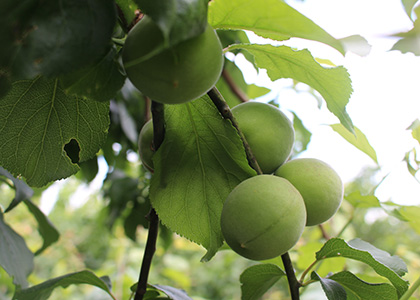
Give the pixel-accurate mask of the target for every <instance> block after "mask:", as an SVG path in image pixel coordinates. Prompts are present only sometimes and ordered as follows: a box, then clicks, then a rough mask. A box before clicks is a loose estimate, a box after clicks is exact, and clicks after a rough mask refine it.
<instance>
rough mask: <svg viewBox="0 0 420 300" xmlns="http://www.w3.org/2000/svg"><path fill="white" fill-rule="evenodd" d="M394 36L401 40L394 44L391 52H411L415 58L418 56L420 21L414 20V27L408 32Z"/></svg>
mask: <svg viewBox="0 0 420 300" xmlns="http://www.w3.org/2000/svg"><path fill="white" fill-rule="evenodd" d="M419 11H420V9H419ZM394 36H396V37H401V39H400V40H399V41H398V42H396V43H395V44H394V46H393V47H392V49H391V50H399V51H401V52H402V53H407V52H411V53H413V54H414V55H417V56H419V55H420V42H419V41H420V19H416V21H415V22H414V27H413V28H412V29H411V30H410V31H407V32H401V33H397V34H394Z"/></svg>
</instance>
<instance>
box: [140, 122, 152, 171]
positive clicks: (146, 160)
mask: <svg viewBox="0 0 420 300" xmlns="http://www.w3.org/2000/svg"><path fill="white" fill-rule="evenodd" d="M138 146H139V155H140V159H141V161H142V163H143V165H144V166H145V167H146V169H148V170H149V171H152V172H153V170H154V167H153V160H152V157H153V154H154V153H155V151H154V149H153V122H152V120H151V119H150V120H149V121H147V122H146V123H145V124H144V125H143V127H142V128H141V130H140V134H139V139H138Z"/></svg>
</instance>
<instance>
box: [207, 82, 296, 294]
mask: <svg viewBox="0 0 420 300" xmlns="http://www.w3.org/2000/svg"><path fill="white" fill-rule="evenodd" d="M207 95H209V97H210V99H211V100H212V101H213V103H214V105H215V106H216V107H217V109H218V110H219V112H220V114H221V115H222V116H223V118H225V119H228V120H230V121H231V122H232V125H233V126H234V127H235V128H236V130H237V131H238V134H239V136H240V138H241V140H242V143H243V144H244V147H245V151H246V156H247V158H248V161H249V164H250V166H251V167H252V168H253V169H254V170H255V171H256V172H257V174H258V175H261V174H263V172H262V171H261V168H260V166H259V165H258V162H257V160H256V159H255V156H254V155H253V154H252V151H251V148H250V147H249V144H248V142H247V141H246V139H245V136H244V134H243V133H242V132H241V130H240V129H239V126H238V123H237V122H236V119H235V118H234V116H233V115H232V112H231V111H230V109H229V106H228V105H227V103H226V101H225V100H224V99H223V96H222V95H221V94H220V92H219V91H218V90H217V88H216V87H214V88H212V89H211V90H210V91H209V92H208V93H207ZM281 259H282V260H283V265H284V268H285V271H286V275H287V280H288V282H289V289H290V294H291V296H292V300H299V288H300V283H299V282H298V280H297V278H296V274H295V270H294V268H293V265H292V261H291V259H290V256H289V253H288V252H286V253H285V254H283V255H282V256H281Z"/></svg>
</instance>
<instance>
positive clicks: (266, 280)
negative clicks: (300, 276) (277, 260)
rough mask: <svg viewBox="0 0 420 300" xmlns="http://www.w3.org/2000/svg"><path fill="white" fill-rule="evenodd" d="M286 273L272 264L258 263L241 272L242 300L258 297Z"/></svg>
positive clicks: (251, 299)
mask: <svg viewBox="0 0 420 300" xmlns="http://www.w3.org/2000/svg"><path fill="white" fill-rule="evenodd" d="M285 275H286V273H285V272H284V271H283V270H282V269H280V268H279V267H278V266H276V265H273V264H258V265H254V266H251V267H249V268H248V269H246V270H245V271H243V272H242V274H241V276H240V278H239V280H240V282H241V291H242V297H241V299H242V300H253V299H260V297H262V295H264V294H265V292H267V291H268V290H269V289H270V288H271V287H272V286H273V285H274V284H275V283H276V282H277V281H278V280H279V279H280V278H282V277H283V276H285Z"/></svg>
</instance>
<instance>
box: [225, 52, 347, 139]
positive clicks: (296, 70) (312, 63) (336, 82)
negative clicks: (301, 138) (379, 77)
mask: <svg viewBox="0 0 420 300" xmlns="http://www.w3.org/2000/svg"><path fill="white" fill-rule="evenodd" d="M234 49H245V50H247V51H249V52H250V53H251V54H252V55H253V56H254V58H255V62H256V65H257V66H258V67H259V68H262V69H266V70H267V73H268V76H269V77H270V79H271V80H273V81H274V80H277V79H280V78H292V79H295V80H297V81H300V82H303V83H306V84H307V85H309V86H311V87H312V88H314V89H315V90H317V91H318V92H319V93H320V94H321V96H322V97H323V98H324V99H325V102H326V103H327V107H328V109H329V110H330V111H331V112H332V113H333V114H334V115H336V116H337V117H338V119H339V120H340V122H341V124H343V125H344V127H346V128H347V129H348V130H349V131H350V132H354V131H353V123H352V121H351V119H350V116H349V115H348V114H347V111H346V105H347V103H348V101H349V98H350V95H351V93H352V92H353V88H352V86H351V80H350V76H349V74H348V72H347V70H346V69H345V68H344V67H341V66H339V67H335V68H324V67H322V66H321V65H320V64H319V63H318V62H316V60H315V59H314V58H313V57H312V55H311V53H310V52H309V51H308V50H300V51H295V50H293V49H291V48H289V47H287V46H280V47H275V46H272V45H255V44H239V45H233V46H231V47H229V50H234Z"/></svg>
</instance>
